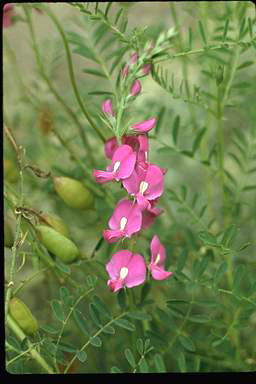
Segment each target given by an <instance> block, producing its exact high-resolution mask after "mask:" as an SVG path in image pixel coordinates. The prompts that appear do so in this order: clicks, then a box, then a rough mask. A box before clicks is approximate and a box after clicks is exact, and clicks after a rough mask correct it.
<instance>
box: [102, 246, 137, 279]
mask: <svg viewBox="0 0 256 384" xmlns="http://www.w3.org/2000/svg"><path fill="white" fill-rule="evenodd" d="M131 256H132V252H131V251H128V250H127V249H123V250H121V251H118V252H116V253H115V254H114V255H113V256H112V258H111V260H110V261H109V262H108V263H107V265H106V270H107V272H108V274H109V276H110V278H111V279H119V275H120V270H121V268H123V267H127V266H128V263H129V260H130V259H131Z"/></svg>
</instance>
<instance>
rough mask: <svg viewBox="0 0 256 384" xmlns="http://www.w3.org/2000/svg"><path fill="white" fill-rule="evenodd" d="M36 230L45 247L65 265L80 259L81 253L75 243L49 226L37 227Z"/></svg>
mask: <svg viewBox="0 0 256 384" xmlns="http://www.w3.org/2000/svg"><path fill="white" fill-rule="evenodd" d="M35 229H36V232H37V236H38V238H39V240H40V241H41V242H42V243H43V245H44V246H45V247H46V248H47V249H48V251H50V252H51V253H53V254H54V255H55V256H57V257H58V258H59V259H61V261H63V263H72V261H74V260H76V259H77V258H78V256H79V253H80V252H79V249H78V248H77V246H76V245H75V244H74V243H73V241H71V240H69V239H68V238H67V237H65V236H63V235H62V234H60V233H59V232H57V231H55V229H53V228H51V227H48V226H47V225H37V226H36V227H35Z"/></svg>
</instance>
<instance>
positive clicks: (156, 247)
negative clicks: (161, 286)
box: [149, 235, 172, 280]
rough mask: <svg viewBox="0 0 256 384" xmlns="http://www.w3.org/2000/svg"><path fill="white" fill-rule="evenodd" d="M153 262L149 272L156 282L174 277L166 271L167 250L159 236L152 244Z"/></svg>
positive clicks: (154, 238)
mask: <svg viewBox="0 0 256 384" xmlns="http://www.w3.org/2000/svg"><path fill="white" fill-rule="evenodd" d="M150 249H151V260H150V264H149V270H150V272H151V274H152V277H153V279H155V280H165V279H167V278H168V277H170V276H171V275H172V272H168V271H165V270H164V260H165V257H166V256H165V249H164V246H163V245H162V244H161V243H160V240H159V238H158V236H157V235H155V236H154V237H153V239H152V241H151V244H150Z"/></svg>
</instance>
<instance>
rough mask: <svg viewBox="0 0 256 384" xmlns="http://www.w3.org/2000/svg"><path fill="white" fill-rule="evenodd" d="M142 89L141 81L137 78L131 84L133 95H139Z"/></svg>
mask: <svg viewBox="0 0 256 384" xmlns="http://www.w3.org/2000/svg"><path fill="white" fill-rule="evenodd" d="M140 91H141V83H140V81H139V80H135V81H134V83H133V84H132V86H131V89H130V94H131V95H132V96H137V95H138V94H139V93H140Z"/></svg>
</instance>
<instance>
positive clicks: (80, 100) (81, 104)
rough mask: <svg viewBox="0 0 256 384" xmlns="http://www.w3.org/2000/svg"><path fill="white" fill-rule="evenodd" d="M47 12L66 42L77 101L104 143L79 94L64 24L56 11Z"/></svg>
mask: <svg viewBox="0 0 256 384" xmlns="http://www.w3.org/2000/svg"><path fill="white" fill-rule="evenodd" d="M45 12H46V13H47V14H48V16H49V17H50V18H51V19H52V21H53V22H54V24H55V26H56V28H57V29H58V31H59V33H60V35H61V37H62V40H63V44H64V48H65V52H66V56H67V61H68V71H69V77H70V81H71V84H72V87H73V91H74V94H75V97H76V99H77V102H78V104H79V106H80V108H81V110H82V112H83V114H84V116H85V117H86V119H87V120H88V122H89V123H90V125H91V126H92V127H93V129H94V130H95V131H96V132H97V134H98V136H99V138H100V139H101V140H102V141H103V143H104V142H105V138H104V136H103V135H102V133H101V131H100V130H99V128H98V127H97V125H96V124H95V123H94V121H93V120H92V118H91V116H90V114H89V112H88V111H87V109H86V107H85V106H84V104H83V102H82V99H81V97H80V94H79V91H78V88H77V84H76V78H75V74H74V69H73V62H72V57H71V53H70V50H69V46H68V41H67V39H66V36H65V33H64V31H63V29H62V26H61V24H60V23H59V21H58V19H57V18H56V16H55V15H54V13H53V12H52V11H51V10H50V9H49V8H45Z"/></svg>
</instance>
